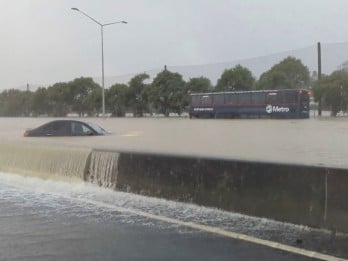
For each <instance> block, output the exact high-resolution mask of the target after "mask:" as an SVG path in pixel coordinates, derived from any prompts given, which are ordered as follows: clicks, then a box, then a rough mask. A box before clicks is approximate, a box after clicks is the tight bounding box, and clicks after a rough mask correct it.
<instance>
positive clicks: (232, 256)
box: [0, 118, 348, 260]
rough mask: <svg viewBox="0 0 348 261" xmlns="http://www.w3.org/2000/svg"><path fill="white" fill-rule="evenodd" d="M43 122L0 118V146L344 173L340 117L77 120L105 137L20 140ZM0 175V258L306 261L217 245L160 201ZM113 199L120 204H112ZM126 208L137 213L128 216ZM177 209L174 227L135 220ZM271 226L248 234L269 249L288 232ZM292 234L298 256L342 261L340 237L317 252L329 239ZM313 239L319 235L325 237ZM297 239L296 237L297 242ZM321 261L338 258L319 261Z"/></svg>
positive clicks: (347, 141)
mask: <svg viewBox="0 0 348 261" xmlns="http://www.w3.org/2000/svg"><path fill="white" fill-rule="evenodd" d="M50 120H53V119H51V118H0V126H1V128H0V142H3V143H23V144H33V145H37V146H40V145H45V146H46V145H49V146H51V145H52V146H53V145H57V146H58V145H59V146H72V147H86V148H97V149H106V150H115V151H132V152H134V151H137V152H152V153H156V154H175V155H187V156H202V157H212V158H224V159H238V160H246V161H261V162H277V163H287V164H288V163H290V164H300V165H302V164H304V165H314V166H330V167H338V168H348V162H347V158H348V138H347V134H348V119H342V118H341V119H310V120H189V119H186V118H181V119H176V118H169V119H164V118H143V119H133V118H124V119H111V118H110V119H100V118H88V119H85V118H84V119H83V120H84V121H91V122H95V123H98V124H99V125H101V126H102V127H104V128H105V129H107V130H108V131H110V132H111V133H112V134H111V135H108V136H100V137H57V138H52V137H50V138H24V137H23V132H24V130H25V129H26V128H34V127H37V126H39V125H41V124H43V123H46V122H48V121H50ZM0 177H1V182H0V196H1V197H0V198H1V199H0V209H1V214H0V253H1V254H0V260H79V259H84V260H115V259H116V260H163V259H165V260H312V259H311V258H309V257H308V256H304V255H299V254H298V253H296V251H294V252H291V251H290V252H289V251H281V250H278V249H274V248H272V247H266V246H263V245H260V244H254V243H251V242H248V241H244V240H238V239H234V238H230V237H224V236H222V235H221V234H223V233H221V234H219V233H209V232H207V231H206V230H204V229H201V230H200V229H197V230H196V229H194V227H195V222H197V223H199V224H200V223H202V222H203V219H201V218H197V219H196V220H195V222H193V223H192V222H191V219H192V218H193V217H194V215H192V213H191V212H190V211H188V210H187V209H186V207H185V209H184V211H181V209H180V208H178V205H176V203H168V204H170V205H169V206H168V207H167V208H168V210H166V211H163V210H159V209H158V208H159V205H160V204H162V203H161V201H159V202H156V203H155V204H153V202H152V201H151V199H150V203H149V202H148V201H147V199H146V200H139V198H137V196H135V195H131V196H129V197H130V198H128V196H127V198H126V199H124V198H123V197H124V196H123V194H117V192H113V193H116V194H108V193H109V192H107V193H106V192H105V193H106V195H104V194H103V193H104V192H100V191H99V190H98V189H97V190H98V191H95V189H96V188H92V189H91V190H90V188H87V190H86V191H82V192H81V191H80V190H81V187H80V186H84V185H81V184H77V185H76V184H75V185H70V184H67V185H64V184H63V185H62V184H59V183H58V182H54V181H52V182H51V183H50V181H45V182H44V181H42V182H41V181H38V180H37V179H30V178H23V177H16V178H12V177H11V175H10V176H9V175H8V174H0ZM5 181H6V182H5ZM47 182H48V183H47ZM62 186H63V187H62ZM71 186H72V187H71ZM82 190H83V189H82ZM54 191H55V193H53V194H52V192H54ZM99 193H102V194H103V196H100V197H101V199H98V195H99ZM126 194H127V193H126ZM120 198H122V200H124V201H122V200H121V201H122V202H119V201H120ZM117 202H118V203H117ZM135 202H140V203H139V206H128V205H129V204H135ZM151 202H152V203H151ZM116 203H117V204H116ZM165 204H167V203H165ZM172 204H174V205H172ZM128 207H129V208H128ZM128 209H131V210H130V211H128ZM134 209H140V210H139V211H138V212H137V211H134ZM177 210H178V213H179V216H178V217H176V216H174V217H173V219H170V220H169V221H171V220H174V221H173V222H172V223H171V222H166V220H165V218H164V219H162V218H157V217H158V215H157V214H156V215H153V216H152V214H149V215H148V216H147V215H142V213H152V212H153V213H160V214H161V215H159V217H161V216H162V215H164V216H165V217H166V216H170V215H174V214H173V213H174V212H175V211H177ZM179 210H180V211H179ZM142 211H144V212H142ZM202 211H203V210H201V209H198V210H196V212H195V213H196V214H195V215H201V213H202ZM197 213H198V214H197ZM183 215H184V216H185V215H187V217H185V218H186V220H187V221H185V222H186V223H183V224H181V223H182V222H181V221H179V222H177V223H176V221H175V220H181V219H182V218H183V217H182V216H183ZM226 215H229V214H226ZM207 217H209V218H208V219H207V221H206V224H210V225H211V226H212V227H216V228H217V230H216V231H218V232H219V231H220V230H219V228H223V226H224V225H221V224H219V223H221V222H219V220H220V221H221V220H224V221H223V222H226V224H232V225H231V229H232V230H233V229H235V227H236V226H237V224H238V226H241V227H242V226H246V225H247V224H248V226H251V227H253V226H254V227H257V226H259V225H260V224H262V223H263V222H266V221H265V220H263V219H256V220H253V221H248V222H249V223H248V222H246V221H245V219H244V218H242V219H240V220H239V219H238V220H239V221H238V222H237V221H235V220H234V218H230V217H227V218H224V219H220V218H221V217H220V216H218V215H217V214H216V213H215V212H214V213H213V214H209V215H208V214H207ZM167 221H168V220H167ZM203 223H204V222H203ZM250 224H254V225H250ZM182 225H184V226H182ZM185 226H186V227H185ZM270 227H272V226H271V225H269V224H268V221H267V225H265V227H264V228H262V229H260V230H258V232H257V233H256V235H255V236H256V237H259V236H260V237H261V238H267V239H269V240H271V241H272V240H273V239H274V238H277V236H279V237H281V236H280V235H283V234H284V233H285V234H287V231H288V229H289V226H287V225H286V224H284V226H283V225H281V226H280V227H277V228H274V227H272V228H271V229H269V228H270ZM243 229H244V228H242V229H241V232H242V233H244V232H243V231H244V230H243ZM267 229H269V230H267ZM292 229H293V230H294V231H296V232H289V233H288V234H287V237H288V238H289V239H288V241H287V240H285V242H289V244H290V245H293V246H297V245H296V244H297V243H298V244H299V248H301V244H304V243H305V244H307V243H308V244H311V243H310V242H318V247H317V246H314V247H313V246H312V247H309V249H313V250H316V249H321V250H323V249H324V252H325V253H326V254H328V255H333V256H334V255H338V256H343V257H346V254H345V252H344V251H343V252H342V251H341V250H340V249H344V244H346V243H347V237H346V236H343V238H342V240H341V241H340V244H341V247H340V248H338V250H337V251H336V250H334V251H332V250H331V251H330V250H329V251H328V252H326V250H325V249H326V246H328V245H326V243H325V244H323V245H326V246H319V245H320V244H322V243H323V242H324V241H325V242H330V244H333V245H332V246H328V248H330V247H332V248H334V249H335V248H336V245H334V244H335V243H334V241H330V239H329V237H330V235H326V237H328V239H325V240H324V241H322V240H321V239H318V238H315V239H308V242H307V239H306V236H307V237H311V236H312V235H313V233H314V232H312V231H310V229H309V230H308V228H301V227H296V228H292ZM222 230H223V229H222ZM260 231H261V232H260ZM222 232H223V231H222ZM253 233H254V232H251V233H247V234H251V235H253ZM258 233H260V234H258ZM314 234H315V237H321V236H322V235H324V234H325V233H324V234H322V232H316V233H314ZM298 235H302V236H303V237H298V238H297V236H298ZM297 239H299V241H298V242H297V241H296V240H297ZM302 240H303V241H302ZM303 242H304V243H303ZM312 244H313V243H312ZM314 244H315V243H314ZM342 244H343V245H342ZM270 245H271V243H270ZM275 245H276V243H274V246H275ZM342 247H343V248H342ZM320 252H321V251H320ZM324 260H338V259H334V257H332V259H330V256H328V258H327V259H324ZM342 260H343V259H342Z"/></svg>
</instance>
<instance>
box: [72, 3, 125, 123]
mask: <svg viewBox="0 0 348 261" xmlns="http://www.w3.org/2000/svg"><path fill="white" fill-rule="evenodd" d="M71 10H74V11H77V12H80V13H81V14H83V15H84V16H87V17H88V18H89V19H91V20H92V21H93V22H95V23H96V24H98V25H99V26H100V34H101V56H102V115H103V118H105V80H104V26H108V25H113V24H127V22H126V21H117V22H112V23H107V24H102V23H100V22H99V21H97V20H96V19H94V18H93V17H91V16H89V15H88V14H86V13H85V12H83V11H81V10H80V9H78V8H76V7H73V8H71Z"/></svg>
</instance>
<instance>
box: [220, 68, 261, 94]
mask: <svg viewBox="0 0 348 261" xmlns="http://www.w3.org/2000/svg"><path fill="white" fill-rule="evenodd" d="M254 83H255V78H254V77H253V75H252V73H251V71H250V70H249V69H248V68H246V67H243V66H241V65H237V66H235V67H234V68H232V69H227V70H225V71H224V72H223V73H222V75H221V77H220V79H219V80H218V82H217V85H216V87H215V91H217V92H221V91H248V90H252V88H253V86H254Z"/></svg>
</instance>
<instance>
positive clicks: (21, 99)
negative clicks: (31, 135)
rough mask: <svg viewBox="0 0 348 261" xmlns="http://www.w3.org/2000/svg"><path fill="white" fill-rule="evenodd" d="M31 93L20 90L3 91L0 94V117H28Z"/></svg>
mask: <svg viewBox="0 0 348 261" xmlns="http://www.w3.org/2000/svg"><path fill="white" fill-rule="evenodd" d="M31 98H32V93H31V92H29V91H25V92H23V91H20V90H15V89H11V90H5V91H3V92H2V93H1V94H0V115H1V116H14V117H16V116H29V113H30V106H31Z"/></svg>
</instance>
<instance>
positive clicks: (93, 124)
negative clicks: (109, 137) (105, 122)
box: [87, 122, 108, 134]
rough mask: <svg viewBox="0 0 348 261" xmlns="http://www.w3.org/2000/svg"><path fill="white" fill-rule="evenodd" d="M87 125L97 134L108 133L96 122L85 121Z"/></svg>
mask: <svg viewBox="0 0 348 261" xmlns="http://www.w3.org/2000/svg"><path fill="white" fill-rule="evenodd" d="M87 125H89V126H90V127H91V128H92V129H93V130H95V131H96V132H97V133H98V134H107V133H108V132H107V131H106V130H104V129H103V128H102V127H100V126H99V125H98V124H95V123H93V122H87Z"/></svg>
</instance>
